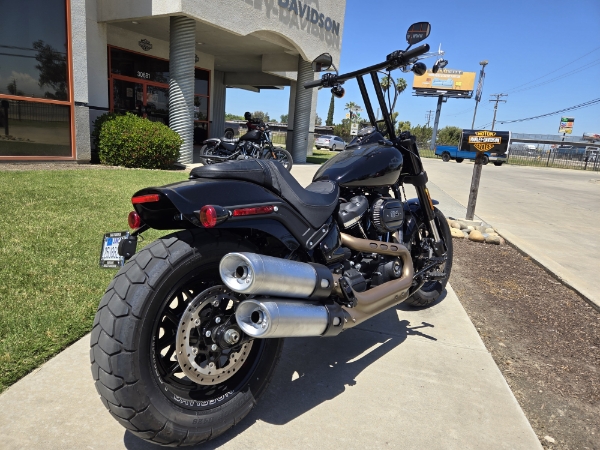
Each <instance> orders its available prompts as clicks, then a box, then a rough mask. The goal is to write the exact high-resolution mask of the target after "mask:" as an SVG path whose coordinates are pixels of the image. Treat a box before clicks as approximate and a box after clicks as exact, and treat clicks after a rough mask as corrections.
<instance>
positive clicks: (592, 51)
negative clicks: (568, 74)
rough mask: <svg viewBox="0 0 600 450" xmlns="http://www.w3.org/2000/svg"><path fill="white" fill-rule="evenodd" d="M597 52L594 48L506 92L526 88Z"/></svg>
mask: <svg viewBox="0 0 600 450" xmlns="http://www.w3.org/2000/svg"><path fill="white" fill-rule="evenodd" d="M597 50H600V47H596V48H595V49H593V50H590V51H589V52H587V53H586V54H584V55H583V56H580V57H579V58H576V59H574V60H573V61H571V62H568V63H566V64H564V65H562V66H560V67H559V68H558V69H554V70H552V71H551V72H548V73H547V74H546V75H542V76H541V77H537V78H535V79H534V80H531V81H528V82H527V83H523V84H520V85H519V86H515V87H514V88H511V89H509V90H508V91H507V92H512V91H514V90H515V89H519V88H521V87H523V86H527V85H528V84H531V83H535V82H536V81H539V80H540V79H541V78H546V77H547V76H548V75H552V74H553V73H556V72H558V71H559V70H561V69H564V68H565V67H567V66H569V65H571V64H573V63H574V62H577V61H579V60H580V59H583V58H585V57H586V56H587V55H589V54H591V53H594V52H595V51H597Z"/></svg>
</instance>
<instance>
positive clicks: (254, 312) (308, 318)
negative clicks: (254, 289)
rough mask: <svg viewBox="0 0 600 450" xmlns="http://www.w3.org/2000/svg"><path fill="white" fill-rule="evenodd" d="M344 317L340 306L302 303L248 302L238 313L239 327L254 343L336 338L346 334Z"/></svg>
mask: <svg viewBox="0 0 600 450" xmlns="http://www.w3.org/2000/svg"><path fill="white" fill-rule="evenodd" d="M344 317H345V315H344V312H343V310H342V309H341V308H339V306H337V305H323V304H320V303H317V302H305V301H300V300H274V299H249V300H244V301H243V302H241V303H240V305H239V306H238V308H237V310H236V312H235V318H236V321H237V324H238V325H239V327H240V328H241V329H242V331H243V332H244V333H246V334H247V335H248V336H250V337H252V338H255V339H265V338H284V337H307V336H323V335H327V336H334V335H337V334H339V333H340V332H341V331H342V330H343V325H344V322H345V320H344Z"/></svg>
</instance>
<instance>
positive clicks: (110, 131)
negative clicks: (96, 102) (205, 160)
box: [99, 113, 183, 169]
mask: <svg viewBox="0 0 600 450" xmlns="http://www.w3.org/2000/svg"><path fill="white" fill-rule="evenodd" d="M182 143H183V140H182V139H181V137H180V136H179V135H178V134H177V133H176V132H175V131H173V130H171V129H170V128H169V127H167V126H166V125H163V124H162V123H160V122H151V121H149V120H147V119H142V118H141V117H138V116H135V115H133V114H130V113H127V114H125V115H124V116H117V117H114V118H112V119H111V120H107V121H105V122H104V124H103V125H102V127H101V129H100V134H99V149H100V162H101V163H102V164H107V165H111V166H124V167H137V168H142V169H167V168H169V167H170V166H171V165H172V164H173V163H174V162H175V161H177V158H178V157H179V149H180V147H181V144H182Z"/></svg>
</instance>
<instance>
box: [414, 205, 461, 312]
mask: <svg viewBox="0 0 600 450" xmlns="http://www.w3.org/2000/svg"><path fill="white" fill-rule="evenodd" d="M434 221H435V223H436V225H437V229H438V232H439V233H440V236H441V238H442V241H443V244H444V247H445V254H446V261H445V262H444V263H443V266H441V267H440V269H438V270H441V271H443V273H444V278H442V279H441V280H431V281H426V282H425V283H423V284H422V285H421V286H420V287H419V288H418V289H417V290H415V291H414V292H412V293H411V296H410V297H409V298H408V299H407V300H406V301H405V302H404V303H406V304H407V305H410V306H415V307H425V306H429V305H431V304H432V303H433V302H435V301H436V300H437V299H438V298H439V296H440V295H442V292H444V289H446V284H448V280H449V279H450V273H451V271H452V256H453V247H452V234H451V233H450V226H449V225H448V221H447V220H446V218H445V217H444V214H442V212H441V211H440V210H439V209H437V208H435V218H434ZM425 229H426V227H425V224H423V223H422V224H420V226H419V234H420V235H422V234H423V233H428V232H426V231H425ZM420 241H421V239H420V237H417V240H416V242H413V243H411V247H412V248H414V247H415V246H419V244H420ZM417 253H418V251H417V252H413V261H414V260H415V258H414V256H415V255H416V254H417ZM419 269H420V267H415V272H417V271H418V270H419Z"/></svg>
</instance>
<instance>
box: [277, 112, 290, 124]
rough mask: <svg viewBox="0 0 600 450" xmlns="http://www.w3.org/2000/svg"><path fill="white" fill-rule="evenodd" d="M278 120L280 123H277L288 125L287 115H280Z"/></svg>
mask: <svg viewBox="0 0 600 450" xmlns="http://www.w3.org/2000/svg"><path fill="white" fill-rule="evenodd" d="M279 118H280V119H281V121H280V122H279V123H288V115H287V114H282V115H281V116H279Z"/></svg>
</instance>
